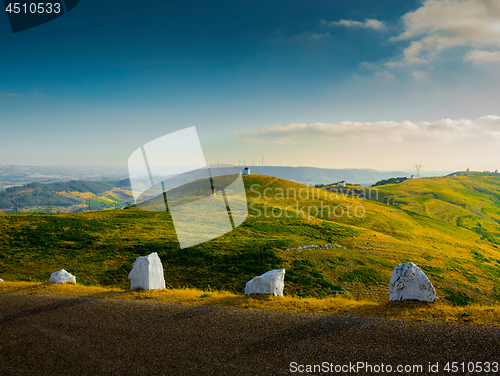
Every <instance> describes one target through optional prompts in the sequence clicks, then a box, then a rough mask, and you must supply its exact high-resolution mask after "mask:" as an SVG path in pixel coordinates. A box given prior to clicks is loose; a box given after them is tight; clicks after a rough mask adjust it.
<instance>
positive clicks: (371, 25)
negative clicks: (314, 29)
mask: <svg viewBox="0 0 500 376" xmlns="http://www.w3.org/2000/svg"><path fill="white" fill-rule="evenodd" d="M321 26H326V27H333V26H337V27H338V26H344V27H353V28H363V29H373V30H383V29H385V24H384V23H383V22H380V21H379V20H375V19H371V18H367V19H365V21H364V22H360V21H353V20H340V21H331V22H328V21H325V20H321Z"/></svg>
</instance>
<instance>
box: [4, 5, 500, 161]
mask: <svg viewBox="0 0 500 376" xmlns="http://www.w3.org/2000/svg"><path fill="white" fill-rule="evenodd" d="M147 4H148V6H149V7H148V8H147V7H145V6H144V5H143V4H142V3H138V2H132V1H125V0H122V1H113V0H109V1H106V2H98V1H93V0H86V1H81V2H80V3H79V4H78V5H77V7H75V8H74V9H73V10H72V11H71V12H69V13H68V14H67V15H65V16H63V17H60V18H58V19H56V20H54V21H52V22H50V23H47V24H45V25H41V26H39V27H36V28H33V29H30V30H26V31H23V32H20V33H16V34H13V33H12V32H11V30H10V26H9V25H8V19H7V15H6V14H4V15H2V16H0V46H1V51H2V52H1V59H0V130H1V137H0V164H32V165H40V164H61V163H77V164H88V163H112V164H120V165H125V164H126V163H127V160H128V157H129V156H130V154H131V153H132V152H133V151H134V150H136V149H137V148H138V147H140V146H141V145H142V144H145V143H147V142H149V141H151V140H153V139H155V138H158V137H161V136H163V135H165V134H168V133H170V132H174V131H177V130H179V129H183V128H186V127H190V126H193V125H195V126H196V127H197V129H198V133H199V136H200V140H201V143H202V146H203V149H204V152H205V156H206V159H207V162H209V163H211V162H212V163H213V162H216V161H217V160H221V162H225V163H233V164H237V163H238V160H239V159H246V161H247V163H249V162H250V163H253V159H259V158H260V157H261V156H262V155H264V158H265V162H266V164H270V165H278V164H281V165H291V166H317V167H331V168H343V167H359V168H364V167H370V168H376V169H405V170H409V169H411V166H413V165H414V164H415V163H420V164H422V165H423V166H424V168H423V169H428V170H459V169H465V168H473V169H478V170H486V169H492V170H494V169H496V168H499V167H500V166H497V164H500V162H497V161H500V158H499V157H500V155H499V154H500V152H499V151H500V148H499V146H500V142H499V141H500V118H499V119H497V115H500V110H498V103H499V99H500V91H499V89H497V88H498V87H500V86H499V85H498V84H499V83H500V82H499V81H500V75H499V74H498V71H499V69H498V68H499V67H500V28H499V27H498V25H500V6H499V5H498V4H497V3H495V1H482V0H427V1H399V0H394V1H393V0H391V1H385V0H380V1H372V0H369V1H353V0H350V1H345V0H338V1H252V2H241V1H213V2H207V1H184V2H179V3H173V2H164V1H150V2H148V3H147ZM445 119H448V120H445ZM173 164H175V163H174V162H173Z"/></svg>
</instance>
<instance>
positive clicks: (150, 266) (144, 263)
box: [128, 252, 165, 290]
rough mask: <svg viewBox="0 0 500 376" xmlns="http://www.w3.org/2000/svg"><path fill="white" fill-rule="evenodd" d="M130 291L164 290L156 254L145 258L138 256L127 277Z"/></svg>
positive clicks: (159, 261)
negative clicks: (138, 289)
mask: <svg viewBox="0 0 500 376" xmlns="http://www.w3.org/2000/svg"><path fill="white" fill-rule="evenodd" d="M128 279H130V289H131V290H134V289H137V288H140V289H143V290H155V289H164V288H165V278H164V276H163V265H162V264H161V260H160V258H159V257H158V254H157V253H156V252H153V253H151V254H149V255H147V256H140V257H137V259H136V260H135V262H134V265H132V271H131V272H130V274H129V275H128Z"/></svg>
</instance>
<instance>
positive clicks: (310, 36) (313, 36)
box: [290, 31, 332, 42]
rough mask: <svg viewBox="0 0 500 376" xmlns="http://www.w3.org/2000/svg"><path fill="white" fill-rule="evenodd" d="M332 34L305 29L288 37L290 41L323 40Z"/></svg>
mask: <svg viewBox="0 0 500 376" xmlns="http://www.w3.org/2000/svg"><path fill="white" fill-rule="evenodd" d="M331 37H332V36H331V34H330V33H329V32H326V33H321V34H318V33H315V32H313V31H306V32H303V33H300V34H297V35H292V36H291V37H290V40H291V41H295V42H297V41H323V40H328V39H330V38H331Z"/></svg>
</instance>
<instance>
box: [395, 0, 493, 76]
mask: <svg viewBox="0 0 500 376" xmlns="http://www.w3.org/2000/svg"><path fill="white" fill-rule="evenodd" d="M402 23H403V25H404V30H403V32H402V33H401V34H400V35H399V36H397V37H394V38H392V40H393V41H402V40H409V41H411V42H410V44H409V45H408V47H406V48H405V49H404V51H403V56H402V58H401V59H400V60H398V61H393V62H389V63H388V64H387V65H388V66H393V67H394V66H398V65H406V64H425V63H429V62H430V61H432V60H433V59H435V58H437V57H439V55H440V53H441V52H442V51H444V50H446V49H450V48H454V47H462V48H463V47H465V48H472V49H473V50H472V51H469V52H467V54H466V55H465V60H468V61H471V62H474V63H484V62H489V63H491V62H500V58H499V55H498V54H499V53H500V26H499V25H500V1H498V0H426V1H424V2H423V4H422V6H421V7H420V8H418V9H417V10H415V11H413V12H409V13H407V14H405V15H404V16H403V17H402Z"/></svg>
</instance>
